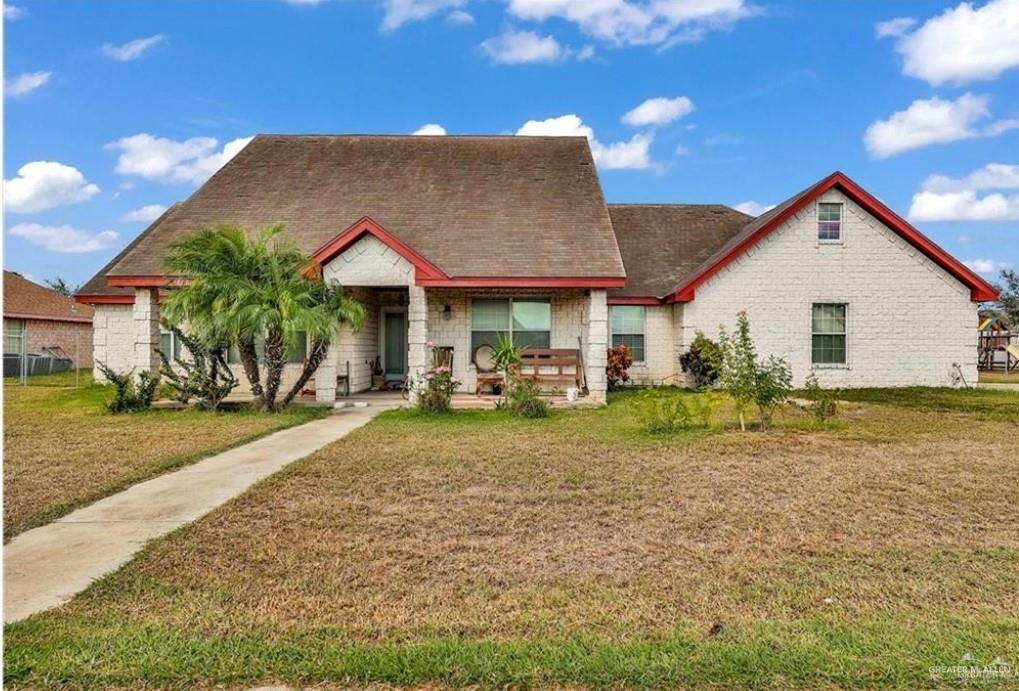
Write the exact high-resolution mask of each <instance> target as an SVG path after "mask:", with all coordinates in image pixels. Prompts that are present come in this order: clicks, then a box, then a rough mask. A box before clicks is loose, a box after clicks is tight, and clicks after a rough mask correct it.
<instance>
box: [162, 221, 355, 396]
mask: <svg viewBox="0 0 1019 691" xmlns="http://www.w3.org/2000/svg"><path fill="white" fill-rule="evenodd" d="M282 231H283V227H282V226H281V225H274V226H269V227H268V228H266V229H264V230H263V231H261V232H260V233H259V234H258V235H257V236H256V237H255V238H254V239H253V240H251V239H249V238H248V237H247V235H246V234H245V233H244V231H243V230H241V229H240V228H238V227H236V226H219V227H216V228H212V229H206V230H200V231H198V232H196V233H194V234H192V235H190V236H188V237H186V238H184V239H183V240H181V241H180V242H178V243H176V244H175V245H173V246H172V247H171V250H170V254H169V257H168V259H167V262H166V266H167V270H168V271H169V272H171V273H173V274H175V275H177V276H180V277H181V278H183V279H184V280H185V283H184V285H183V286H182V287H181V288H180V289H179V290H176V291H174V292H173V293H172V294H171V296H170V297H169V299H168V300H167V303H166V305H165V306H164V311H165V312H166V314H167V315H168V317H169V318H170V319H171V320H173V321H176V322H177V323H182V322H186V323H187V324H188V325H189V328H190V329H191V330H192V331H197V332H199V333H207V334H213V335H214V336H221V337H223V338H225V339H226V340H228V341H229V342H230V343H233V344H236V345H237V347H238V351H239V353H240V356H241V363H242V364H243V366H244V373H245V375H246V376H247V378H248V381H249V382H250V384H251V391H252V394H253V395H254V396H255V404H256V406H258V407H261V408H264V409H266V410H276V409H277V408H278V405H277V401H276V398H277V396H278V394H279V388H280V383H281V381H282V375H283V368H284V366H285V364H286V355H287V351H288V350H289V349H290V348H293V347H294V346H295V345H296V344H297V342H298V340H299V334H301V333H302V332H303V333H305V334H307V337H308V340H309V341H310V342H311V344H312V347H311V353H310V356H309V357H308V359H307V360H306V362H305V366H304V369H303V371H302V373H301V378H300V380H299V381H298V384H299V386H298V387H295V389H296V390H291V391H290V392H289V393H288V394H287V396H286V398H285V399H284V401H283V402H282V405H286V404H288V403H290V402H291V401H292V400H293V398H294V396H296V395H297V393H298V392H299V391H300V387H302V386H304V384H306V383H307V381H308V379H309V378H310V377H311V376H312V375H313V374H314V372H315V370H316V369H317V368H318V366H319V365H320V364H321V363H322V361H323V360H324V359H325V356H326V352H327V349H328V346H329V344H330V343H331V342H332V340H333V339H334V337H335V336H336V334H337V333H338V332H339V329H340V326H341V325H342V324H345V323H347V324H351V325H352V326H353V327H354V328H355V329H356V328H360V326H361V323H362V322H363V320H364V308H363V307H362V306H361V305H360V304H359V303H358V302H356V301H354V300H351V299H350V298H347V297H346V296H345V295H344V294H343V290H342V288H341V287H340V286H339V285H327V284H326V283H325V282H324V281H323V279H322V278H321V276H320V275H318V273H317V272H315V273H314V274H313V275H308V273H309V272H307V271H306V269H307V267H308V266H309V262H310V258H309V257H308V256H307V255H306V254H305V253H304V252H302V251H301V250H300V249H299V248H298V247H297V246H296V245H294V244H293V243H292V242H289V241H285V240H283V239H282V238H280V237H279V235H280V233H281V232H282ZM262 336H264V338H265V385H264V386H263V385H262V381H261V379H260V370H259V366H258V358H257V353H256V349H255V339H256V338H259V337H262Z"/></svg>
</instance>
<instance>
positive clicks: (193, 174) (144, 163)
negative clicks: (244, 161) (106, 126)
mask: <svg viewBox="0 0 1019 691" xmlns="http://www.w3.org/2000/svg"><path fill="white" fill-rule="evenodd" d="M251 140H252V137H242V138H240V139H234V140H232V141H229V142H227V143H226V145H225V146H224V147H223V148H222V149H219V150H218V149H217V147H218V146H219V142H218V141H217V140H216V139H214V138H212V137H192V138H191V139H187V140H185V141H182V142H178V141H174V140H173V139H167V138H165V137H154V136H152V135H151V134H145V133H142V134H135V135H132V136H130V137H124V138H123V139H118V140H117V141H115V142H111V143H109V144H107V145H106V147H105V148H107V149H113V150H117V151H120V155H119V156H118V157H117V166H116V168H115V170H116V172H118V173H120V174H121V175H137V176H139V177H142V178H145V179H146V180H157V181H160V182H171V183H186V182H190V183H194V184H199V183H202V182H205V181H206V180H208V179H209V178H210V177H211V176H212V174H213V173H215V172H216V171H217V170H219V169H220V168H222V167H223V165H224V164H225V163H226V162H227V161H229V160H230V159H231V158H233V157H234V156H236V155H237V154H238V153H239V152H240V150H241V149H243V148H244V147H245V146H247V144H248V142H250V141H251Z"/></svg>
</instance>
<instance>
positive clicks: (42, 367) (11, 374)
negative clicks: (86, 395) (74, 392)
mask: <svg viewBox="0 0 1019 691" xmlns="http://www.w3.org/2000/svg"><path fill="white" fill-rule="evenodd" d="M31 330H32V324H31V322H28V321H26V320H24V319H4V352H3V355H4V383H5V384H12V383H13V384H21V385H22V386H80V385H81V384H82V383H84V379H85V376H84V375H85V374H87V372H88V370H85V371H84V372H83V371H82V370H80V369H78V368H76V367H75V363H76V362H82V348H83V347H84V346H83V345H82V343H81V339H80V338H79V337H77V336H75V338H74V339H73V341H74V344H73V345H69V347H70V350H71V351H72V352H68V351H67V347H66V346H61V345H57V344H55V343H53V344H49V345H46V344H45V343H46V340H45V338H42V339H34V341H33V338H32V335H33V334H32V331H31Z"/></svg>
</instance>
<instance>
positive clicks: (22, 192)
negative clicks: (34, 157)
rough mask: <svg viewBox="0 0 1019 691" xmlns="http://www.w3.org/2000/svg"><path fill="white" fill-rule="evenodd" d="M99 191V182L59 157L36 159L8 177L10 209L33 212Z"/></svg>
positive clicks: (85, 198) (6, 192)
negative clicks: (65, 163)
mask: <svg viewBox="0 0 1019 691" xmlns="http://www.w3.org/2000/svg"><path fill="white" fill-rule="evenodd" d="M97 194H99V186H98V185H93V184H92V183H90V182H88V181H86V180H85V176H84V175H82V174H81V171H79V170H78V169H77V168H75V167H73V166H67V165H64V164H63V163H57V162H56V161H32V162H31V163H26V164H25V165H23V166H21V168H19V169H18V175H17V177H15V178H13V179H11V180H4V205H5V209H6V210H7V211H10V212H12V213H18V214H31V213H35V212H36V211H43V210H44V209H50V208H53V207H54V206H61V205H64V204H77V203H79V202H84V201H88V200H89V199H91V198H92V197H94V196H95V195H97Z"/></svg>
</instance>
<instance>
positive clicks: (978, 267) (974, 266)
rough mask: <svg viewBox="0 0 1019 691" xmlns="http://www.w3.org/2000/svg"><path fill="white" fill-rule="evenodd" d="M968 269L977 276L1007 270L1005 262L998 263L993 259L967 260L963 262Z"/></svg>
mask: <svg viewBox="0 0 1019 691" xmlns="http://www.w3.org/2000/svg"><path fill="white" fill-rule="evenodd" d="M963 264H965V265H966V267H967V268H968V269H970V270H971V271H976V272H977V273H978V274H990V273H996V272H998V271H1001V270H1002V269H1007V268H1008V263H1007V262H999V261H995V260H993V259H967V260H966V261H964V262H963Z"/></svg>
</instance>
